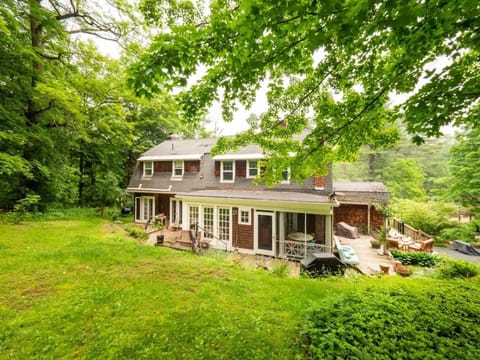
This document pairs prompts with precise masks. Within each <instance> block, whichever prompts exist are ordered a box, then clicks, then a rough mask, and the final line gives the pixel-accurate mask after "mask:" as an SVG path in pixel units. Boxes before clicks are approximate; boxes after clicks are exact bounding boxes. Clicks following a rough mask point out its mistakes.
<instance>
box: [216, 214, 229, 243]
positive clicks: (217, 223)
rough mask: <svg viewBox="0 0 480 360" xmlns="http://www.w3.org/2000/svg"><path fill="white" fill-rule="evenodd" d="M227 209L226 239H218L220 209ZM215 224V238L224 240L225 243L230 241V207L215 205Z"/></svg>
mask: <svg viewBox="0 0 480 360" xmlns="http://www.w3.org/2000/svg"><path fill="white" fill-rule="evenodd" d="M221 209H222V210H227V211H228V239H220V236H221V235H220V210H221ZM216 217H217V218H216V224H215V229H216V234H215V236H216V238H217V239H219V240H220V241H226V242H227V244H229V243H231V241H232V208H231V207H225V206H218V207H216Z"/></svg>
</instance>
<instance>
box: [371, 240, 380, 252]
mask: <svg viewBox="0 0 480 360" xmlns="http://www.w3.org/2000/svg"><path fill="white" fill-rule="evenodd" d="M370 244H372V248H374V249H380V241H379V240H377V239H375V238H372V239H371V240H370Z"/></svg>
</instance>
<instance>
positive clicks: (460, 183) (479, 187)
mask: <svg viewBox="0 0 480 360" xmlns="http://www.w3.org/2000/svg"><path fill="white" fill-rule="evenodd" d="M457 141H458V142H457V144H456V145H454V146H453V147H452V156H451V160H450V171H451V174H452V176H451V177H450V179H449V181H450V184H449V185H450V186H449V187H448V188H449V196H450V199H451V200H456V201H459V202H461V203H462V204H463V205H465V206H471V207H473V209H474V212H475V213H477V214H479V213H480V129H479V128H478V127H477V128H472V129H470V130H468V131H465V132H463V133H461V134H458V136H457Z"/></svg>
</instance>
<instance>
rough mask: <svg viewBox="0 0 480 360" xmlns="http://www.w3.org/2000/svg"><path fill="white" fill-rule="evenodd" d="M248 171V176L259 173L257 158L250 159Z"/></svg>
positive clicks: (251, 176) (252, 176)
mask: <svg viewBox="0 0 480 360" xmlns="http://www.w3.org/2000/svg"><path fill="white" fill-rule="evenodd" d="M247 164H248V173H247V177H249V178H254V177H256V176H257V175H258V161H257V160H248V162H247Z"/></svg>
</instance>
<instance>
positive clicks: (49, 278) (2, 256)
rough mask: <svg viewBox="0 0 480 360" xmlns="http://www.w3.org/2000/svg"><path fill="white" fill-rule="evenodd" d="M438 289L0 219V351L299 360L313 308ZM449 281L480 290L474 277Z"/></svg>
mask: <svg viewBox="0 0 480 360" xmlns="http://www.w3.org/2000/svg"><path fill="white" fill-rule="evenodd" d="M442 284H447V282H446V281H440V280H432V279H403V278H400V277H390V278H351V279H325V280H313V279H289V278H282V277H278V276H275V275H273V274H270V273H267V272H265V271H263V270H253V269H245V268H242V267H239V266H238V265H234V264H233V263H231V262H228V261H226V260H225V258H224V256H222V255H216V256H195V255H193V254H190V253H187V252H180V251H176V250H171V249H167V248H155V247H150V246H144V245H140V244H139V243H138V242H137V241H135V240H132V239H129V238H127V237H126V236H125V234H124V232H123V230H122V228H121V227H120V226H118V225H112V224H110V223H108V222H106V221H104V220H102V219H100V218H85V219H80V220H75V221H61V220H57V221H43V222H40V221H39V222H26V223H23V224H19V225H0V324H1V327H0V358H6V359H8V358H13V359H28V358H51V359H58V358H68V359H71V358H89V359H96V358H98V359H108V358H111V359H117V358H128V359H138V358H147V359H152V358H160V359H166V358H180V359H182V358H186V359H203V358H206V359H209V358H218V359H222V358H225V359H291V358H295V357H296V356H297V357H299V358H304V357H305V353H306V352H307V351H309V352H310V355H311V354H312V350H311V349H309V348H308V342H307V341H306V340H307V338H308V336H302V335H301V334H305V331H306V330H305V326H304V325H305V323H306V320H307V317H308V316H310V315H309V314H311V310H312V309H316V310H315V311H317V312H318V308H319V307H320V308H321V306H322V304H327V307H326V308H328V306H329V304H333V303H335V302H337V301H338V299H341V298H343V297H345V296H350V295H351V294H361V293H371V292H372V289H374V291H379V292H383V293H384V292H389V291H393V290H395V291H397V290H398V289H404V291H407V292H408V291H413V292H415V291H417V292H423V291H424V289H428V288H432V289H433V288H434V287H436V286H437V285H442ZM455 284H457V283H455ZM442 286H443V285H442ZM449 286H450V285H449ZM454 286H455V289H458V291H454V292H455V293H456V296H459V295H458V294H459V293H460V294H461V291H467V290H468V291H469V292H470V294H474V296H476V297H478V295H479V294H480V290H479V288H480V286H479V284H478V279H477V280H476V279H473V280H470V281H462V282H458V285H454ZM410 289H412V290H410ZM462 289H464V290H462ZM449 291H450V290H449ZM337 316H338V315H337ZM474 335H475V336H476V335H477V334H474ZM317 356H318V352H317ZM318 357H321V356H318Z"/></svg>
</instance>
